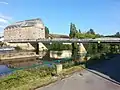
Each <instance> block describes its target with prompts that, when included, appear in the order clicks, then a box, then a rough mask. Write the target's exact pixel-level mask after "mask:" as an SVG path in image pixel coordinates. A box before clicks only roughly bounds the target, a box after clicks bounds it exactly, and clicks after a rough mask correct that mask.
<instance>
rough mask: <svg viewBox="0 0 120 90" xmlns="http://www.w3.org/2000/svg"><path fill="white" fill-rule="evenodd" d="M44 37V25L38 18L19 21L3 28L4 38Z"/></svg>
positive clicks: (25, 38) (7, 39)
mask: <svg viewBox="0 0 120 90" xmlns="http://www.w3.org/2000/svg"><path fill="white" fill-rule="evenodd" d="M40 38H45V26H44V24H43V22H42V20H40V19H39V18H37V19H30V20H25V21H19V22H16V23H14V24H12V25H9V26H7V27H6V28H5V29H4V40H5V41H9V40H19V39H24V40H27V39H40Z"/></svg>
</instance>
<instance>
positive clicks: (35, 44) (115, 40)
mask: <svg viewBox="0 0 120 90" xmlns="http://www.w3.org/2000/svg"><path fill="white" fill-rule="evenodd" d="M5 42H9V43H31V45H32V46H33V47H34V48H35V49H36V54H39V44H38V43H39V42H42V43H53V42H61V43H75V42H76V43H120V38H96V39H65V38H55V39H36V40H35V39H31V40H30V39H26V40H25V39H24V40H21V39H18V40H17V39H15V40H5ZM79 47H80V48H81V47H83V46H81V44H79Z"/></svg>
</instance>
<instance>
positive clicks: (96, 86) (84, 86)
mask: <svg viewBox="0 0 120 90" xmlns="http://www.w3.org/2000/svg"><path fill="white" fill-rule="evenodd" d="M81 73H82V74H83V75H80V73H79V72H78V73H75V74H73V75H72V76H71V77H68V78H66V79H64V80H61V81H57V82H56V83H54V84H51V85H48V86H45V87H42V88H39V89H37V90H120V86H119V85H117V84H115V83H113V82H111V81H109V80H106V79H104V78H102V77H100V76H98V75H96V74H93V73H91V72H89V71H86V70H84V71H83V72H81Z"/></svg>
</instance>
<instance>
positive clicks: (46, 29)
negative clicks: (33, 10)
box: [45, 26, 49, 38]
mask: <svg viewBox="0 0 120 90" xmlns="http://www.w3.org/2000/svg"><path fill="white" fill-rule="evenodd" d="M48 37H49V28H48V27H46V26H45V38H48Z"/></svg>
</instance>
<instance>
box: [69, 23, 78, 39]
mask: <svg viewBox="0 0 120 90" xmlns="http://www.w3.org/2000/svg"><path fill="white" fill-rule="evenodd" d="M77 33H78V31H77V29H76V26H75V24H72V23H71V24H70V34H69V36H70V38H75V36H76V34H77Z"/></svg>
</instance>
